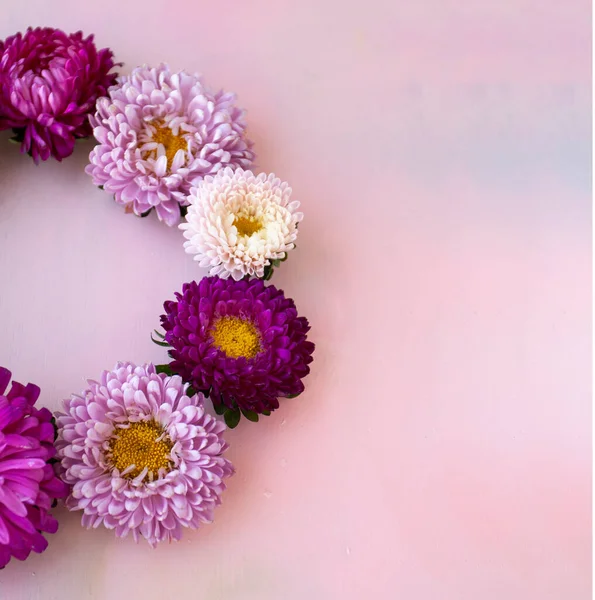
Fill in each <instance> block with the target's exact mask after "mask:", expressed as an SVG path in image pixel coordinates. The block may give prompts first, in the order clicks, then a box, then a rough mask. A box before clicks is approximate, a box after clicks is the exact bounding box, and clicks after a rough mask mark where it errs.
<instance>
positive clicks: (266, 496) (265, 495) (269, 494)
mask: <svg viewBox="0 0 595 600" xmlns="http://www.w3.org/2000/svg"><path fill="white" fill-rule="evenodd" d="M272 495H273V492H271V490H269V489H268V488H267V489H265V491H264V497H265V498H270V497H271V496H272Z"/></svg>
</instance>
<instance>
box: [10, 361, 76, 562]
mask: <svg viewBox="0 0 595 600" xmlns="http://www.w3.org/2000/svg"><path fill="white" fill-rule="evenodd" d="M10 377H11V373H10V371H8V370H7V369H5V368H3V367H0V568H3V567H5V566H6V564H7V563H8V561H10V559H11V557H12V556H14V557H15V558H17V559H18V560H25V559H26V558H27V557H28V556H29V554H30V552H31V551H32V550H33V552H43V551H44V550H45V549H46V548H47V545H48V542H47V540H46V539H45V538H44V537H43V535H42V533H43V532H46V533H55V532H56V531H57V529H58V522H57V521H56V520H55V519H54V518H53V517H52V516H51V515H50V514H49V510H50V508H51V507H52V504H53V502H54V500H55V499H56V498H64V497H65V496H66V494H67V493H68V487H67V486H66V485H65V484H64V483H62V482H61V481H60V480H59V479H58V478H57V477H56V475H55V474H54V470H53V468H52V465H51V464H50V460H51V459H52V458H53V456H54V455H55V454H56V450H55V448H54V425H53V424H52V414H51V413H50V411H49V410H48V409H47V408H41V409H37V408H35V406H34V404H35V401H36V400H37V398H38V397H39V388H38V387H37V386H35V385H32V384H31V383H30V384H28V385H26V386H24V385H22V384H20V383H17V382H16V381H13V382H12V386H11V388H10V391H9V392H8V393H6V388H7V387H8V384H9V382H10Z"/></svg>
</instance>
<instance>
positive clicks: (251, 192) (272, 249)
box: [180, 167, 304, 280]
mask: <svg viewBox="0 0 595 600" xmlns="http://www.w3.org/2000/svg"><path fill="white" fill-rule="evenodd" d="M290 197H291V188H290V187H289V186H288V184H287V183H285V182H282V181H281V180H280V179H278V178H277V177H275V175H273V174H270V175H266V174H265V173H261V174H260V175H254V173H252V172H251V171H244V170H243V169H241V168H238V169H236V170H235V171H234V170H233V169H231V168H229V167H227V168H225V169H222V170H220V171H219V172H218V173H217V174H216V175H214V176H207V177H205V178H204V180H203V182H202V183H201V184H200V185H199V186H198V187H195V188H193V189H192V190H191V192H190V196H189V198H188V200H189V201H190V206H189V207H188V213H187V215H186V223H182V224H181V225H180V229H182V230H183V231H184V237H185V238H186V239H187V241H186V242H184V248H185V250H186V252H187V253H188V254H195V257H194V260H197V261H199V264H200V266H201V267H208V268H209V274H210V275H219V277H222V278H227V277H229V276H230V275H231V277H233V278H234V279H235V280H239V279H241V278H242V277H244V276H245V275H250V276H252V277H265V278H268V276H269V275H270V274H271V272H272V266H273V265H276V264H278V262H276V261H281V260H284V259H285V258H286V257H287V252H289V250H291V249H292V248H294V247H295V243H294V242H295V240H296V238H297V233H298V230H297V226H298V223H299V222H300V221H301V220H302V218H303V216H304V215H303V214H302V213H301V212H297V210H298V208H299V205H300V203H299V202H296V201H293V202H291V201H290Z"/></svg>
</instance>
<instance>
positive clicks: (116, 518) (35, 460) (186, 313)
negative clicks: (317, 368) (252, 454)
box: [0, 27, 314, 568]
mask: <svg viewBox="0 0 595 600" xmlns="http://www.w3.org/2000/svg"><path fill="white" fill-rule="evenodd" d="M117 66H121V63H114V59H113V54H112V52H111V50H109V49H102V50H98V49H97V48H96V46H95V44H94V42H93V36H88V37H86V38H85V37H83V34H82V33H81V32H77V33H74V34H70V35H68V34H66V33H64V32H63V31H60V30H58V29H52V28H47V27H46V28H36V29H31V28H30V29H28V30H27V31H26V32H25V33H17V34H16V35H14V36H11V37H9V38H7V39H6V40H4V41H0V130H2V129H9V130H12V132H13V138H12V139H13V141H16V142H18V143H19V144H21V151H22V152H25V153H28V154H29V155H30V156H31V157H32V158H33V159H34V161H35V162H36V163H39V162H40V161H45V160H47V159H49V158H50V157H53V158H55V159H57V160H58V161H61V160H62V159H64V158H66V157H67V156H69V155H70V154H72V152H73V150H74V144H75V140H76V139H78V138H83V137H88V136H90V135H93V136H94V138H95V140H96V141H97V144H96V145H95V147H94V148H93V149H92V151H91V153H90V156H89V165H88V166H87V167H86V171H87V173H88V174H89V175H90V176H91V179H92V181H93V183H94V184H95V185H97V186H99V187H100V188H102V189H103V190H105V191H106V192H108V193H109V194H111V195H113V197H114V199H115V201H116V203H117V204H120V205H122V206H124V207H125V211H126V212H129V213H133V214H135V215H137V216H139V217H146V216H148V215H149V214H150V213H151V212H154V214H155V215H156V217H157V219H158V220H160V221H162V222H164V223H165V224H166V225H169V226H176V225H177V226H178V228H179V230H180V231H181V234H180V238H183V239H184V241H183V247H184V249H185V251H186V253H188V254H190V255H192V256H193V259H194V261H196V263H198V267H199V268H203V269H206V270H207V276H205V277H202V279H200V278H198V279H199V280H198V282H197V281H191V282H189V283H184V284H183V285H182V290H181V292H177V293H176V294H175V299H174V300H167V301H166V302H165V303H164V305H163V306H164V314H163V315H161V326H162V329H163V332H161V333H160V332H158V331H157V330H156V332H155V333H156V335H157V336H158V337H157V339H155V338H153V341H155V342H156V343H157V344H159V345H160V346H164V347H166V348H167V352H168V356H169V360H168V361H167V362H166V363H164V364H160V365H153V364H151V363H148V364H142V365H136V364H133V363H131V362H118V363H116V365H115V367H114V368H113V369H112V370H106V371H104V372H103V373H102V374H101V375H100V377H99V379H98V380H88V383H87V387H86V388H85V389H84V390H83V391H82V392H81V393H80V394H73V395H72V396H71V397H70V398H69V399H67V400H64V402H63V407H62V410H61V411H58V412H57V413H56V414H55V416H54V417H53V416H52V414H51V413H50V411H49V410H48V409H46V408H36V407H35V402H36V400H37V398H38V396H39V388H37V387H36V386H34V385H31V384H29V385H27V386H23V385H21V384H19V383H16V382H13V383H12V387H11V389H10V390H9V391H8V392H7V391H6V389H7V387H8V384H9V382H10V378H11V374H10V372H9V371H7V370H6V369H3V368H0V568H3V567H4V566H6V565H7V564H8V562H9V561H10V560H11V558H12V557H14V558H17V559H20V560H23V559H25V558H27V556H28V555H29V554H30V552H31V551H34V552H42V551H43V550H44V549H45V548H46V546H47V544H48V542H47V540H46V539H45V537H44V535H43V534H44V533H53V532H55V531H56V529H57V526H58V524H57V521H56V520H55V518H53V517H52V516H51V515H50V509H51V508H52V506H53V504H54V503H55V502H56V501H57V500H58V499H65V504H66V507H67V508H68V509H69V510H72V511H80V512H81V514H82V517H81V520H82V525H83V526H84V527H87V528H97V527H105V528H107V529H110V530H113V531H114V532H115V535H116V536H118V537H126V536H128V535H130V536H131V537H132V538H133V539H134V540H136V541H139V540H141V539H144V540H146V541H147V542H148V543H149V544H150V545H151V546H156V545H157V544H159V543H160V542H164V541H168V542H169V541H176V540H179V539H180V538H181V536H182V534H183V532H184V530H186V529H196V528H198V527H199V526H200V525H201V524H204V523H209V522H211V521H212V520H213V518H214V513H215V508H216V507H217V506H218V505H219V504H220V503H221V500H222V494H223V492H224V490H225V489H226V484H227V479H228V478H229V477H230V476H231V475H232V474H233V473H234V468H233V466H232V464H231V462H230V460H229V459H228V458H227V457H226V456H225V454H226V451H227V448H228V444H227V442H226V441H225V440H224V437H223V435H224V432H225V431H226V429H227V428H230V429H231V428H234V427H236V426H237V425H238V424H239V423H240V421H242V417H244V420H248V421H253V422H256V421H258V420H259V418H260V417H261V416H268V415H270V414H271V413H272V412H273V411H275V410H277V409H279V407H280V400H281V399H283V398H295V397H296V396H298V395H299V394H301V393H302V392H303V391H304V381H303V380H304V378H305V377H306V376H307V375H308V373H309V372H310V364H311V363H312V360H313V352H314V344H313V343H312V341H311V340H310V339H309V338H308V333H309V330H310V325H309V322H308V320H307V319H306V318H305V317H303V316H300V315H299V314H298V311H297V308H296V306H295V303H294V301H293V300H292V299H291V298H288V297H286V295H285V293H284V292H283V290H281V289H278V288H277V287H276V286H275V285H272V284H269V283H267V282H268V280H270V279H271V277H272V276H273V274H274V272H275V269H277V268H278V267H280V266H281V264H283V263H284V262H285V261H286V259H287V258H288V254H289V252H290V251H291V250H293V249H295V247H296V240H297V235H298V226H299V224H300V223H301V222H302V220H303V218H304V215H303V213H302V212H300V210H299V209H300V203H299V202H298V201H297V200H295V199H293V198H292V189H291V187H290V186H289V185H288V184H287V183H286V182H284V181H282V180H281V179H279V178H278V177H276V176H275V175H274V174H267V173H255V172H253V171H252V170H250V169H253V168H254V167H253V162H254V158H255V154H254V151H253V143H252V142H251V141H250V139H249V138H248V137H247V134H246V123H245V120H244V111H243V110H242V109H240V108H238V107H237V106H236V98H235V95H234V94H231V93H228V92H224V91H218V92H213V91H211V90H210V88H209V87H207V85H206V84H205V82H204V81H203V80H202V78H201V77H200V76H198V75H193V74H190V73H187V72H185V71H178V72H173V71H171V70H170V69H169V67H168V66H167V65H164V64H162V65H159V66H157V67H149V66H141V67H138V68H136V69H133V70H132V72H131V73H130V74H129V75H121V76H117V74H116V73H115V72H113V69H114V67H117ZM211 404H212V407H213V409H214V412H215V415H214V416H211V414H209V412H208V410H209V406H210V405H211Z"/></svg>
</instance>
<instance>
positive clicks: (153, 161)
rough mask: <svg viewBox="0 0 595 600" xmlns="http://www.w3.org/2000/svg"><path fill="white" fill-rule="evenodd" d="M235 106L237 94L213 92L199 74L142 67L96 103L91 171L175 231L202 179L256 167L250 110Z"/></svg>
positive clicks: (123, 199)
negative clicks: (249, 128)
mask: <svg viewBox="0 0 595 600" xmlns="http://www.w3.org/2000/svg"><path fill="white" fill-rule="evenodd" d="M234 103H235V95H234V94H230V93H226V92H223V91H219V92H217V93H212V92H211V91H209V90H208V89H207V88H206V87H205V85H204V83H203V82H202V80H201V78H200V77H199V76H198V75H190V74H188V73H185V72H184V71H180V72H178V73H172V72H170V70H169V68H168V67H167V65H160V66H159V67H156V68H149V67H146V66H144V67H139V68H137V69H135V70H134V71H133V72H132V73H131V74H130V75H129V76H124V77H121V78H120V79H119V82H118V85H117V86H116V87H113V88H111V89H110V90H109V98H102V99H100V100H99V101H98V102H97V113H96V114H95V115H94V116H92V117H91V123H92V124H93V127H94V130H93V133H94V135H95V138H96V139H97V141H98V145H97V146H96V147H95V149H94V150H93V151H92V152H91V155H90V157H89V158H90V162H91V164H90V165H89V166H88V167H87V169H86V171H87V173H88V174H89V175H91V177H92V178H93V183H94V184H95V185H98V186H102V187H103V189H105V190H106V191H107V192H109V193H111V194H113V195H114V197H115V200H116V202H117V203H118V204H122V205H124V206H126V208H127V210H128V211H131V212H134V213H135V214H137V215H139V216H144V215H146V214H147V213H148V212H149V211H151V210H152V209H153V208H154V209H155V211H156V213H157V216H158V217H159V219H160V220H161V221H164V222H165V223H167V224H168V225H175V224H176V223H178V222H179V220H180V213H181V207H184V206H187V205H188V204H189V201H188V194H189V193H190V189H191V188H192V187H193V186H196V185H197V184H198V183H199V182H200V181H201V180H202V179H203V177H205V176H206V175H214V174H215V173H217V172H218V171H219V170H220V169H222V168H224V167H227V166H229V167H232V168H234V169H235V168H237V167H243V168H249V167H250V165H251V163H252V161H253V160H254V152H253V151H252V145H253V144H252V142H251V141H250V140H249V139H248V138H247V137H246V125H245V123H244V119H243V116H244V111H242V110H241V109H239V108H237V107H236V106H235V104H234Z"/></svg>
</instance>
